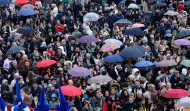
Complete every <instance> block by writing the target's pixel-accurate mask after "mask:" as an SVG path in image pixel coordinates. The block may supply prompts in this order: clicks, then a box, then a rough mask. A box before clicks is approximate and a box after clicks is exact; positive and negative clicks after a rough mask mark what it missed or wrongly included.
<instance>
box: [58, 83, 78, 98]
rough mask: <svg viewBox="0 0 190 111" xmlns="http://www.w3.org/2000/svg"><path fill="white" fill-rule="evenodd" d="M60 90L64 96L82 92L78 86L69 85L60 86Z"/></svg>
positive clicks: (76, 94)
mask: <svg viewBox="0 0 190 111" xmlns="http://www.w3.org/2000/svg"><path fill="white" fill-rule="evenodd" d="M58 91H59V90H58ZM61 91H62V92H63V95H66V96H79V95H81V94H82V91H81V90H80V89H79V88H77V87H75V86H70V85H67V86H61Z"/></svg>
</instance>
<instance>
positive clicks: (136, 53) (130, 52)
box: [120, 46, 145, 58]
mask: <svg viewBox="0 0 190 111" xmlns="http://www.w3.org/2000/svg"><path fill="white" fill-rule="evenodd" d="M144 55H145V53H144V51H143V50H142V49H140V48H139V47H136V46H134V47H127V48H125V49H123V50H122V51H121V52H120V56H122V57H128V58H138V57H143V56H144Z"/></svg>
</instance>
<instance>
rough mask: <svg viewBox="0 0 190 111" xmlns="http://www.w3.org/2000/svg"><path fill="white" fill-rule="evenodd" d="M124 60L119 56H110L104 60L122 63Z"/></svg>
mask: <svg viewBox="0 0 190 111" xmlns="http://www.w3.org/2000/svg"><path fill="white" fill-rule="evenodd" d="M122 61H124V59H123V58H122V57H121V56H119V55H110V56H107V57H105V58H104V59H103V62H122Z"/></svg>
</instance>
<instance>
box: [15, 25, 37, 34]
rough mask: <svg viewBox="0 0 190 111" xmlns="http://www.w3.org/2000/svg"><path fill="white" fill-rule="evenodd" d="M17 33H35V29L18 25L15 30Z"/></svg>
mask: <svg viewBox="0 0 190 111" xmlns="http://www.w3.org/2000/svg"><path fill="white" fill-rule="evenodd" d="M17 33H19V34H33V33H35V30H34V29H32V28H31V27H27V26H24V27H20V28H19V29H18V30H17Z"/></svg>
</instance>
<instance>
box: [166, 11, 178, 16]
mask: <svg viewBox="0 0 190 111" xmlns="http://www.w3.org/2000/svg"><path fill="white" fill-rule="evenodd" d="M178 14H179V13H178V12H174V11H171V10H169V11H167V12H166V13H165V14H164V15H170V16H174V15H178Z"/></svg>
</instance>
